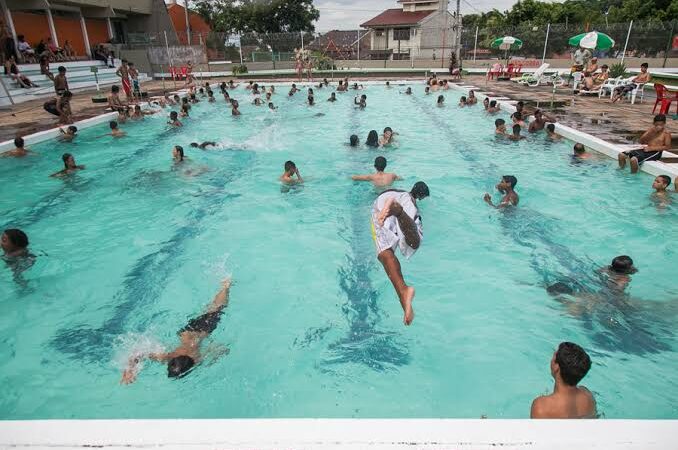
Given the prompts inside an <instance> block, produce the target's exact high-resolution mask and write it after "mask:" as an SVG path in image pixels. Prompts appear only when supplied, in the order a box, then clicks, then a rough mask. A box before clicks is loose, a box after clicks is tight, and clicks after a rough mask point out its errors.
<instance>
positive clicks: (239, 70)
mask: <svg viewBox="0 0 678 450" xmlns="http://www.w3.org/2000/svg"><path fill="white" fill-rule="evenodd" d="M243 73H247V66H246V65H244V64H241V65H237V66H233V75H235V76H238V75H240V74H243Z"/></svg>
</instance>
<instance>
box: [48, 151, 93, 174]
mask: <svg viewBox="0 0 678 450" xmlns="http://www.w3.org/2000/svg"><path fill="white" fill-rule="evenodd" d="M61 160H62V161H63V162H64V168H63V169H62V170H60V171H58V172H56V173H53V174H52V175H50V177H63V176H64V175H70V174H71V173H73V172H75V171H76V170H83V169H84V168H85V166H82V165H81V166H79V165H77V164H76V163H75V158H74V157H73V155H71V154H70V153H64V154H63V155H61Z"/></svg>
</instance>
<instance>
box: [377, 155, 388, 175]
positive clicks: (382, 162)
mask: <svg viewBox="0 0 678 450" xmlns="http://www.w3.org/2000/svg"><path fill="white" fill-rule="evenodd" d="M374 168H375V169H377V170H378V171H379V172H383V171H384V169H385V168H386V158H384V157H383V156H377V157H376V158H375V160H374Z"/></svg>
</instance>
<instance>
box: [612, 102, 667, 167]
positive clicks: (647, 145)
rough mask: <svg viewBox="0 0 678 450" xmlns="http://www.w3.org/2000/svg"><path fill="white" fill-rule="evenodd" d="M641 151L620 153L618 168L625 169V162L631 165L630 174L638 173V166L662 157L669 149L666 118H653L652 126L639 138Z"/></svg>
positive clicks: (663, 116)
mask: <svg viewBox="0 0 678 450" xmlns="http://www.w3.org/2000/svg"><path fill="white" fill-rule="evenodd" d="M639 142H640V143H641V144H642V146H643V147H642V149H638V150H632V151H629V152H622V153H620V154H619V156H618V160H619V168H620V169H623V168H624V167H626V161H630V163H631V173H636V172H638V169H639V168H640V165H641V164H642V163H643V162H645V161H657V160H658V159H660V158H661V157H662V152H663V151H664V150H670V149H671V133H669V132H668V131H666V116H665V115H664V114H657V115H656V116H654V122H653V124H652V126H651V127H650V128H649V129H648V130H647V131H646V132H645V133H643V135H642V136H641V137H640V140H639Z"/></svg>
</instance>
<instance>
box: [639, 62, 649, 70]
mask: <svg viewBox="0 0 678 450" xmlns="http://www.w3.org/2000/svg"><path fill="white" fill-rule="evenodd" d="M640 67H645V68H646V69H647V68H648V67H650V65H649V64H648V63H642V64H641V65H640Z"/></svg>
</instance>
